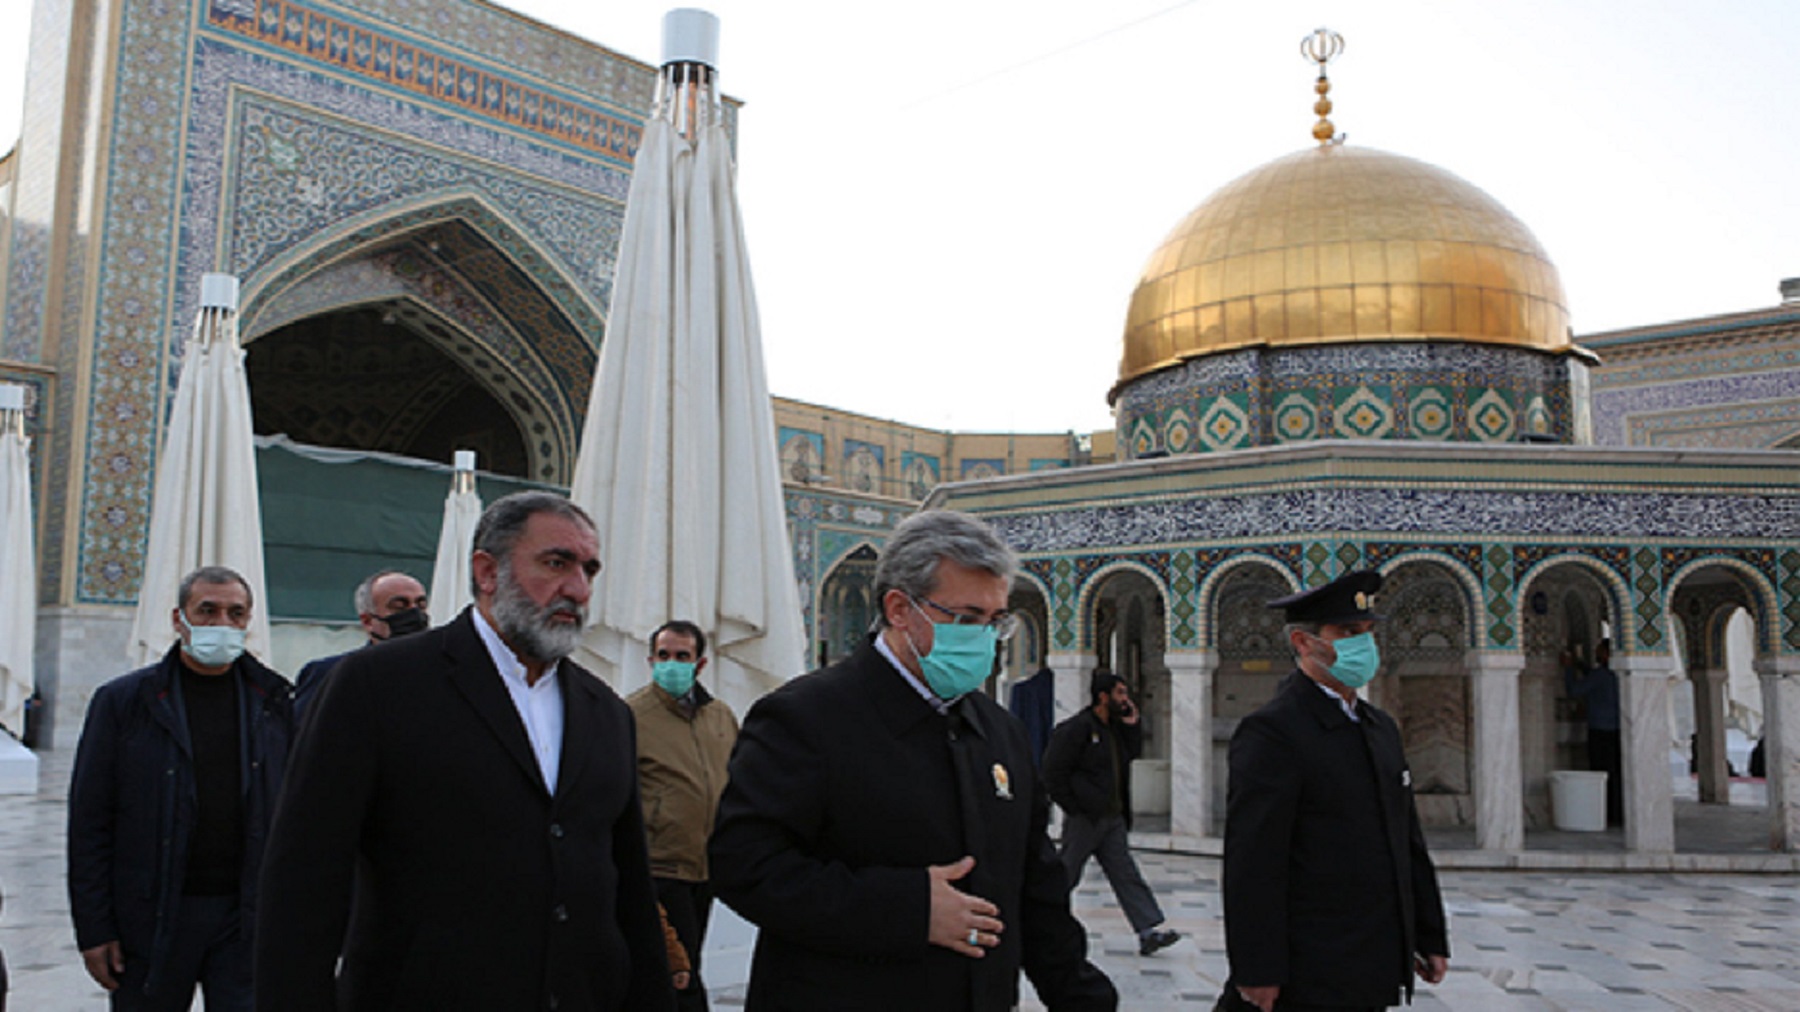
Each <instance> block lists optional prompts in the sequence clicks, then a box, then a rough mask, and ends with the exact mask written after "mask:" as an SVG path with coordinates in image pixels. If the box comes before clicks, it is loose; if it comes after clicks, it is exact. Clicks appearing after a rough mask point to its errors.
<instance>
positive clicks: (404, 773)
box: [256, 609, 674, 1012]
mask: <svg viewBox="0 0 1800 1012" xmlns="http://www.w3.org/2000/svg"><path fill="white" fill-rule="evenodd" d="M556 678H557V681H558V683H559V685H560V688H561V692H562V699H563V740H562V759H561V765H560V766H559V768H558V774H557V778H558V779H557V786H556V791H555V793H554V794H552V793H551V792H550V791H549V790H548V788H547V787H546V785H545V780H544V777H543V775H542V774H541V773H540V772H539V770H538V765H537V760H536V758H535V756H534V755H533V753H532V749H531V744H530V739H529V737H528V736H527V734H526V731H525V724H524V722H523V721H522V720H521V719H520V717H519V714H518V711H517V709H515V708H514V706H513V703H512V699H511V697H510V696H509V695H508V693H507V689H506V686H505V684H504V683H503V682H502V681H501V677H500V674H499V672H498V671H496V670H495V668H494V662H493V659H492V658H491V657H490V656H489V655H488V652H487V649H486V647H485V646H484V645H483V643H482V641H481V638H480V634H479V633H478V632H477V631H476V629H475V625H474V621H473V620H472V618H471V617H470V612H469V610H468V609H465V610H464V611H463V613H462V615H461V616H459V617H458V618H457V619H456V620H455V621H453V622H451V623H449V624H448V625H445V626H441V627H439V628H436V629H431V630H427V631H425V632H422V633H418V634H415V635H412V636H406V637H403V638H401V639H396V640H391V641H388V642H386V643H379V644H376V645H374V646H371V647H369V648H368V649H366V650H358V651H355V652H353V653H351V654H350V655H349V656H347V657H345V658H344V659H343V660H342V661H341V662H339V664H338V666H337V668H336V670H335V671H334V672H333V673H332V675H331V677H330V678H328V679H326V681H325V683H324V685H323V687H322V688H321V690H320V693H319V695H318V697H317V698H315V699H314V700H312V702H311V703H310V704H309V713H308V716H307V718H306V721H305V723H304V726H303V727H302V729H301V733H300V737H299V740H298V742H297V743H296V745H295V749H294V756H293V761H292V764H291V767H290V771H289V779H288V783H287V786H286V787H285V788H284V791H283V794H282V799H281V804H280V806H279V808H278V809H277V812H276V816H275V826H274V830H273V832H272V834H271V837H270V841H269V852H268V858H267V860H266V862H265V864H264V868H263V907H262V911H261V913H262V917H261V920H260V922H259V924H258V936H257V944H256V996H257V1008H258V1009H259V1010H262V1012H270V1010H277V1009H280V1010H287V1009H293V1010H305V1012H326V1010H333V1009H341V1010H345V1012H361V1010H377V1009H379V1010H383V1012H390V1010H391V1012H399V1010H419V1012H425V1010H430V1012H456V1010H469V1012H476V1010H481V1012H487V1010H493V1009H507V1010H519V1012H523V1010H528V1009H555V1010H559V1012H571V1010H574V1012H598V1010H608V1012H611V1010H619V1012H623V1010H629V1012H640V1010H655V1009H670V1008H673V1004H674V995H673V991H672V989H671V985H670V979H669V971H668V962H667V957H666V955H665V953H664V949H663V938H662V930H661V927H660V925H659V923H658V918H657V912H656V897H655V893H654V891H653V888H652V886H651V882H650V865H649V857H648V855H647V853H646V851H645V846H644V822H643V816H642V812H641V810H640V808H639V803H638V789H637V772H636V761H637V755H636V743H635V741H634V737H633V733H632V720H631V713H630V711H629V710H628V709H626V707H625V703H624V701H622V700H621V699H619V697H618V696H616V695H614V694H613V692H612V690H611V689H609V688H607V687H606V685H604V684H603V683H601V682H600V681H599V680H598V679H596V678H594V677H593V676H592V675H590V674H589V673H588V672H586V671H585V670H583V669H582V668H580V667H578V666H576V665H575V664H572V663H570V662H568V661H564V662H563V663H562V664H560V665H558V667H557V672H556ZM353 881H354V883H355V888H356V903H355V915H354V917H352V910H351V907H352V904H351V889H352V882H353ZM346 928H347V929H348V930H347V931H346ZM340 951H341V952H342V955H343V965H342V969H341V971H340V973H339V975H338V980H337V981H336V988H335V994H334V981H333V973H334V969H335V968H336V966H337V962H338V956H339V953H340Z"/></svg>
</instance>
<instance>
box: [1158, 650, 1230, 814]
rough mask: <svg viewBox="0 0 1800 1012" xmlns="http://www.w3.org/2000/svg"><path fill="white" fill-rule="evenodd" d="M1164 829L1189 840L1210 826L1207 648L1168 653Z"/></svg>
mask: <svg viewBox="0 0 1800 1012" xmlns="http://www.w3.org/2000/svg"><path fill="white" fill-rule="evenodd" d="M1163 662H1164V663H1165V664H1167V665H1168V668H1169V697H1170V701H1171V704H1170V721H1169V728H1170V734H1169V833H1170V834H1171V835H1172V836H1175V837H1184V838H1187V839H1191V840H1198V839H1199V838H1201V837H1203V836H1206V835H1208V833H1209V831H1210V830H1211V828H1212V683H1213V678H1212V673H1213V669H1214V668H1216V667H1218V664H1219V656H1218V654H1217V653H1216V652H1214V651H1211V650H1195V651H1184V652H1181V653H1169V654H1167V655H1165V656H1164V657H1163Z"/></svg>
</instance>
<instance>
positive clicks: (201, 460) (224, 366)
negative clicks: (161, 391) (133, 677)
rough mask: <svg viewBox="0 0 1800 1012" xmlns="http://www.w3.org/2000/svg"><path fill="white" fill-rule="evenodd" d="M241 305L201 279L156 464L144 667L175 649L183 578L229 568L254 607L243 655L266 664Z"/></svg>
mask: <svg viewBox="0 0 1800 1012" xmlns="http://www.w3.org/2000/svg"><path fill="white" fill-rule="evenodd" d="M237 302H238V281H237V278H234V277H232V276H230V275H229V274H208V275H205V276H204V277H203V278H202V279H201V287H200V315H199V318H198V319H196V320H195V322H194V333H193V336H192V337H191V338H190V339H189V340H188V344H187V353H186V355H185V356H184V360H183V363H182V367H181V379H180V380H179V381H178V382H177V384H176V387H175V407H174V409H173V410H172V411H170V413H169V424H168V428H167V429H165V430H164V432H163V444H162V452H161V453H159V454H157V457H156V495H155V498H154V499H153V500H152V501H151V507H150V543H149V546H148V551H146V552H145V554H144V572H143V579H142V582H141V583H140V584H139V587H138V607H137V618H136V620H135V621H134V622H133V623H132V627H131V639H130V641H129V642H128V643H127V646H126V650H127V652H128V653H129V654H130V655H131V656H132V658H133V659H134V660H135V661H136V662H137V663H139V664H150V663H153V662H154V661H155V660H156V659H158V658H160V657H161V656H162V655H163V653H164V652H166V651H167V650H168V649H169V644H170V643H172V642H174V640H175V632H174V628H173V625H172V622H173V618H172V616H173V614H174V611H175V600H176V596H177V593H176V592H177V590H178V589H179V586H180V584H181V578H182V577H183V576H186V575H187V574H188V573H190V572H192V571H194V570H195V569H198V568H200V567H201V566H227V567H229V568H231V569H234V570H236V571H237V572H238V574H239V575H241V576H242V577H243V578H244V580H245V582H247V583H248V584H249V585H250V596H251V598H252V599H253V602H254V607H253V608H252V609H251V618H250V629H249V636H248V637H247V646H248V649H249V650H250V651H251V652H252V653H254V654H256V655H258V656H259V657H261V658H262V659H264V660H265V661H266V660H267V659H268V657H269V602H268V595H267V594H266V593H265V584H264V580H263V544H262V506H261V502H260V500H259V498H258V496H257V491H256V447H255V444H254V442H253V439H254V435H255V433H254V431H253V428H252V426H251V423H250V384H249V381H248V379H246V377H245V374H244V350H243V349H242V348H241V347H239V346H238V330H237Z"/></svg>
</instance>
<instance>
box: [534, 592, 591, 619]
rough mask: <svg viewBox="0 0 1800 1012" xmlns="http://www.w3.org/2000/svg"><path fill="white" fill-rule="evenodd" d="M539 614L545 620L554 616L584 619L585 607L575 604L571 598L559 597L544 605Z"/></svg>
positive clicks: (585, 614) (585, 616)
mask: <svg viewBox="0 0 1800 1012" xmlns="http://www.w3.org/2000/svg"><path fill="white" fill-rule="evenodd" d="M541 614H542V615H543V616H544V617H545V618H550V617H551V616H554V615H568V616H570V617H571V618H578V619H586V618H587V606H586V605H583V604H578V603H576V601H575V600H574V599H573V598H568V597H559V598H557V599H556V600H554V601H551V602H550V603H549V604H547V605H545V606H544V610H543V611H542V612H541Z"/></svg>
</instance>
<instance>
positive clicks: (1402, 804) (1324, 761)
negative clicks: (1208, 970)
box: [1221, 570, 1450, 1012]
mask: <svg viewBox="0 0 1800 1012" xmlns="http://www.w3.org/2000/svg"><path fill="white" fill-rule="evenodd" d="M1380 588H1381V574H1380V573H1377V572H1374V571H1372V570H1364V571H1359V572H1355V573H1350V574H1348V575H1346V576H1343V577H1340V578H1339V579H1337V580H1335V581H1333V582H1331V583H1328V584H1326V585H1325V586H1322V587H1319V588H1317V589H1315V590H1311V591H1306V592H1302V593H1299V594H1294V595H1291V596H1288V597H1284V598H1281V599H1279V600H1275V601H1271V602H1269V606H1270V607H1272V608H1283V609H1285V610H1286V612H1287V620H1288V641H1289V644H1290V645H1291V646H1292V647H1293V650H1294V656H1295V658H1296V661H1297V664H1298V669H1297V670H1296V671H1294V672H1293V673H1292V674H1290V675H1288V676H1287V678H1286V679H1285V680H1283V681H1282V683H1281V686H1280V688H1279V689H1278V690H1277V691H1276V695H1275V698H1274V699H1273V700H1272V701H1270V702H1269V704H1268V705H1266V706H1264V707H1263V708H1261V709H1260V710H1257V711H1256V712H1255V713H1253V714H1251V715H1250V716H1248V717H1246V718H1244V720H1243V722H1242V723H1241V724H1240V725H1238V729H1237V732H1236V733H1235V734H1234V735H1233V736H1232V739H1231V750H1230V777H1231V779H1230V783H1229V788H1228V793H1227V801H1226V815H1225V872H1224V891H1225V945H1226V950H1227V952H1228V955H1229V957H1230V961H1231V980H1230V983H1228V984H1227V985H1226V994H1225V1001H1223V1002H1222V1003H1221V1004H1222V1006H1224V1007H1227V1008H1233V1007H1235V1008H1247V1007H1250V1006H1254V1007H1256V1008H1259V1009H1262V1010H1263V1012H1270V1010H1271V1009H1281V1010H1294V1012H1299V1010H1305V1009H1378V1008H1386V1007H1388V1006H1390V1005H1394V1004H1397V1003H1399V1002H1400V1001H1401V1000H1402V996H1403V995H1404V997H1405V999H1408V1000H1409V999H1410V998H1411V996H1412V977H1413V974H1414V973H1415V972H1416V973H1417V974H1418V976H1419V977H1421V978H1422V979H1424V980H1425V981H1426V982H1427V983H1432V984H1435V983H1437V982H1438V981H1440V980H1442V979H1443V977H1444V972H1445V970H1446V969H1447V966H1448V963H1449V956H1450V943H1449V937H1448V933H1447V930H1446V926H1445V919H1444V905H1443V900H1442V897H1441V896H1440V894H1439V892H1438V884H1437V872H1436V870H1435V869H1434V868H1433V867H1432V863H1431V856H1430V855H1429V854H1428V853H1426V850H1425V837H1424V834H1423V832H1421V830H1420V828H1419V817H1418V812H1417V811H1416V810H1415V808H1414V805H1413V796H1412V774H1411V771H1410V770H1408V768H1407V765H1406V755H1405V753H1404V752H1403V751H1402V749H1401V743H1400V729H1399V727H1398V726H1397V725H1396V724H1395V723H1394V720H1393V718H1392V717H1389V716H1388V715H1387V714H1386V713H1383V712H1382V711H1381V710H1378V709H1376V708H1375V707H1373V706H1371V705H1369V704H1368V703H1367V702H1364V701H1362V700H1360V699H1358V698H1357V695H1356V690H1357V689H1358V688H1361V687H1362V686H1363V685H1365V684H1367V683H1368V681H1369V679H1370V678H1372V677H1374V674H1375V671H1376V669H1377V668H1378V667H1379V666H1380V654H1379V651H1378V650H1377V649H1376V647H1375V642H1374V633H1373V630H1374V628H1375V622H1376V620H1377V619H1378V617H1379V616H1377V615H1376V614H1375V612H1374V611H1372V610H1371V609H1372V602H1373V597H1374V594H1375V592H1376V591H1377V590H1379V589H1380Z"/></svg>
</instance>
